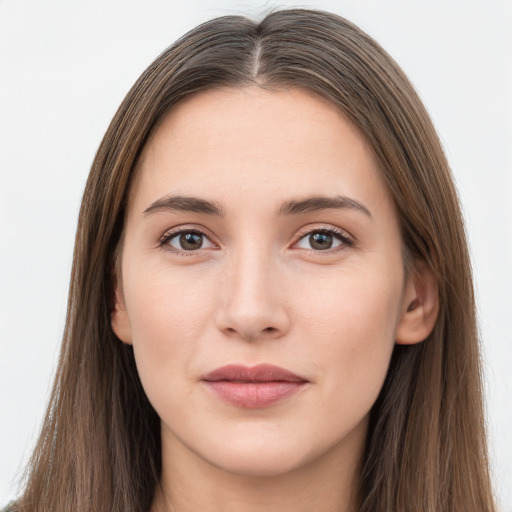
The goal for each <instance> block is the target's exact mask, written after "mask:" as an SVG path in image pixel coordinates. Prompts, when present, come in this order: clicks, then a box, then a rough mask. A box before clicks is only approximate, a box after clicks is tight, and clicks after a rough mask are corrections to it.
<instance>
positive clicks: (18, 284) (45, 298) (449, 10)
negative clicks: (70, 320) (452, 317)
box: [0, 0, 512, 512]
mask: <svg viewBox="0 0 512 512" xmlns="http://www.w3.org/2000/svg"><path fill="white" fill-rule="evenodd" d="M278 6H295V7H313V8H323V9H326V10H330V11H333V12H336V13H338V14H340V15H342V16H344V17H346V18H348V19H349V20H351V21H353V22H355V23H356V24H358V25H359V26H360V27H361V28H363V29H364V30H366V31H367V32H368V33H369V34H370V35H372V36H373V37H374V38H375V39H377V41H379V42H380V43H381V44H382V45H383V46H384V48H386V49H387V50H388V52H389V53H390V54H391V55H392V56H393V57H394V58H395V59H396V60H397V61H398V63H399V64H400V65H401V66H402V67H403V69H404V70H405V72H406V73H407V74H408V75H409V77H410V78H411V80H412V82H413V83H414V84H415V86H416V88H417V89H418V91H419V93H420V96H421V97H422V99H423V100H424V102H425V104H426V106H427V108H428V110H429V111H430V113H431V115H432V117H433V120H434V122H435V125H436V127H437V129H438V131H439V134H440V136H441V139H442V141H443V144H444V146H445V149H446V152H447V155H448V158H449V161H450V163H451V166H452V169H453V173H454V176H455V180H456V182H457V185H458V188H459V191H460V196H461V200H462V203H463V208H464V212H465V217H466V223H467V228H468V232H469V238H470V243H471V252H472V259H473V265H474V271H475V280H476V287H477V293H478V305H479V316H480V325H481V333H482V340H483V354H484V359H485V382H486V398H487V410H488V424H489V437H490V444H491V454H492V463H493V472H494V482H495V486H496V491H497V494H498V497H499V499H500V501H501V506H502V510H503V511H504V512H511V511H512V434H511V432H512V407H511V406H510V397H511V396H512V334H511V329H510V323H511V320H510V316H511V310H512V299H511V293H510V292H511V290H512V206H511V204H512V202H511V200H510V199H511V197H512V128H511V126H512V0H474V1H472V0H428V1H427V0H423V1H422V0H417V1H415V0H386V1H382V0H373V1H370V0H338V1H310V2H308V3H295V2H293V3H292V2H287V1H282V2H280V3H275V2H266V3H263V2H257V1H250V0H248V1H245V2H244V1H234V0H233V1H229V0H218V1H194V0H189V1H187V2H172V1H164V0H122V1H121V0H119V1H118V0H87V1H84V0H75V1H65V0H48V1H45V0H0V415H1V416H0V505H1V504H2V503H6V502H7V501H8V500H9V499H10V498H12V497H13V496H14V495H15V493H16V478H17V477H18V476H19V475H20V471H21V469H22V467H23V464H24V462H25V461H26V459H27V457H28V455H29V453H30V451H31V448H32V446H33V443H34V441H35V438H36V435H37V432H38V429H39V425H40V423H41V419H42V416H43V412H44V407H45V403H46V400H47V397H48V391H49V386H50V382H51V379H52V375H53V372H54V368H55V361H56V358H57V354H58V348H59V343H60V338H61V335H62V331H63V326H64V321H65V309H66V301H67V287H68V282H69V274H70V268H71V257H72V249H73V240H74V231H75V227H76V221H77V213H78V208H79V203H80V198H81V194H82V191H83V187H84V184H85V180H86V177H87V174H88V170H89V166H90V164H91V162H92V159H93V156H94V153H95V150H96V148H97V147H98V145H99V143H100V140H101V138H102V136H103V133H104V132H105V130H106V128H107V125H108V123H109V121H110V119H111V117H112V116H113V114H114V112H115V110H116V108H117V106H118V105H119V103H120V102H121V100H122V98H123V97H124V95H125V94H126V93H127V91H128V89H129V88H130V86H131V85H132V84H133V82H134V81H135V80H136V78H137V77H138V76H139V74H140V73H141V72H142V71H143V70H144V69H145V68H146V66H147V65H148V64H149V63H150V62H151V61H152V60H153V59H154V58H155V57H156V56H157V55H158V54H159V53H160V52H161V51H162V50H163V49H164V48H166V47H167V46H169V45H170V44H171V43H172V42H173V41H174V40H175V39H176V38H177V37H179V36H180V35H182V34H183V33H184V32H185V31H187V30H189V29H191V28H192V27H194V26H195V25H197V24H198V23H199V22H202V21H205V20H207V19H209V18H211V17H214V16H220V15H224V14H233V13H235V14H249V15H250V16H258V15H260V14H261V13H263V12H265V11H266V10H268V9H269V8H272V7H278ZM468 512H470V511H468Z"/></svg>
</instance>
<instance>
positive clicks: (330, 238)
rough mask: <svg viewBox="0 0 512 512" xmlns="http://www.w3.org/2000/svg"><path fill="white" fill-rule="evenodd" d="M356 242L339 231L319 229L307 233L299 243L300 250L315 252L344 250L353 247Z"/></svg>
mask: <svg viewBox="0 0 512 512" xmlns="http://www.w3.org/2000/svg"><path fill="white" fill-rule="evenodd" d="M353 245H354V242H353V241H352V240H351V239H350V238H349V237H348V236H347V235H346V234H345V233H344V232H343V231H338V230H337V229H336V230H335V229H317V230H314V231H310V232H309V233H306V235H304V236H303V237H302V238H301V239H300V240H299V241H298V242H297V247H299V248H300V249H309V250H313V251H318V252H322V251H328V250H329V249H338V248H339V249H343V248H345V247H351V246H353Z"/></svg>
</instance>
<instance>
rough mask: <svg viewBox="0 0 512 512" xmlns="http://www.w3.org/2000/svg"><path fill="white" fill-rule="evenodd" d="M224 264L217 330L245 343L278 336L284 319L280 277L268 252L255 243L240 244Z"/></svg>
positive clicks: (274, 261) (271, 252) (260, 243)
mask: <svg viewBox="0 0 512 512" xmlns="http://www.w3.org/2000/svg"><path fill="white" fill-rule="evenodd" d="M225 264H226V266H227V267H228V268H227V269H226V272H225V273H224V276H225V277H224V280H223V282H222V283H221V290H219V293H220V294H221V296H222V300H221V301H220V303H221V306H220V311H219V327H220V328H221V329H222V330H223V331H224V332H225V333H227V334H230V335H237V336H240V337H242V338H244V339H247V340H253V339H256V338H258V337H269V336H271V337H278V336H280V335H282V334H283V333H284V332H285V331H286V330H287V328H288V316H287V314H286V310H285V307H284V306H285V305H284V304H283V293H282V291H283V290H282V289H280V286H282V284H283V283H282V282H281V281H282V279H281V278H282V277H283V276H282V274H281V272H280V271H279V262H278V258H277V255H276V254H275V253H274V252H273V251H272V248H271V247H268V246H266V244H264V243H263V242H258V241H255V240H245V241H240V243H239V245H238V246H236V247H233V248H232V250H231V254H230V255H229V256H228V257H227V261H226V262H225Z"/></svg>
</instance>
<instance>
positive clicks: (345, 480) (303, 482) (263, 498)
mask: <svg viewBox="0 0 512 512" xmlns="http://www.w3.org/2000/svg"><path fill="white" fill-rule="evenodd" d="M362 430H363V433H364V435H361V434H362V432H361V431H359V433H358V435H357V437H358V439H356V440H354V439H352V440H350V442H347V443H343V444H340V446H338V447H335V448H334V449H332V450H330V451H329V452H328V453H326V454H323V455H322V456H320V457H318V458H316V459H314V460H312V461H310V462H308V463H307V464H305V465H302V466H301V467H300V468H295V469H292V470H290V471H287V472H286V473H282V474H271V475H264V476H261V475H258V476H254V475H241V474H234V473H231V472H228V471H225V470H223V469H220V468H218V467H215V466H213V465H211V464H210V463H209V462H207V461H205V460H204V459H202V458H201V457H199V456H198V455H197V454H195V453H193V452H191V451H190V450H188V448H186V447H185V446H183V445H182V444H181V443H178V442H176V440H175V439H172V438H171V439H169V438H168V437H166V436H162V448H163V452H162V475H161V480H160V485H159V486H158V487H157V489H156V493H155V499H154V501H153V505H152V508H151V512H196V511H197V510H201V511H202V512H219V511H220V510H222V511H223V512H235V511H237V512H239V511H240V510H243V511H244V512H263V511H265V512H268V511H269V510H279V511H280V512H310V511H311V510H315V512H357V511H358V510H359V497H358V493H357V489H358V484H359V476H360V471H361V460H362V453H363V449H364V441H365V437H366V435H365V434H366V428H364V429H362ZM356 434H357V433H356ZM345 441H347V440H345ZM354 441H356V442H354ZM191 475H193V476H192V477H191Z"/></svg>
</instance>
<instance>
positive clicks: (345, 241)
mask: <svg viewBox="0 0 512 512" xmlns="http://www.w3.org/2000/svg"><path fill="white" fill-rule="evenodd" d="M184 233H187V234H194V235H199V236H204V237H206V238H208V235H207V234H206V233H204V232H203V231H201V230H198V229H180V230H177V231H171V232H167V233H165V234H164V235H163V236H162V238H161V239H160V240H159V242H158V246H159V247H164V246H166V245H167V247H165V249H166V250H168V251H169V252H171V253H173V254H177V255H178V256H196V255H197V253H198V252H199V249H198V250H190V251H183V250H179V249H176V248H175V247H173V248H172V249H170V248H169V247H170V244H169V241H170V240H172V239H173V238H176V237H177V236H179V235H182V234H184ZM314 233H323V234H329V235H334V236H335V237H336V238H337V239H338V241H340V242H341V245H340V246H339V247H336V248H334V249H326V250H319V249H309V250H307V249H306V250H307V251H308V253H313V254H333V253H335V252H338V251H343V250H345V249H347V248H350V247H354V246H355V241H354V240H353V239H352V238H350V237H349V236H348V235H347V234H346V233H345V232H344V231H342V230H340V229H337V228H334V227H332V226H329V227H322V228H316V229H310V230H309V231H306V232H303V233H301V234H300V236H299V237H298V239H297V241H296V242H295V243H294V245H295V244H297V243H298V242H300V241H301V240H303V239H305V238H306V237H308V236H311V235H312V234H314ZM208 239H209V238H208ZM212 243H213V242H212Z"/></svg>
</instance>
